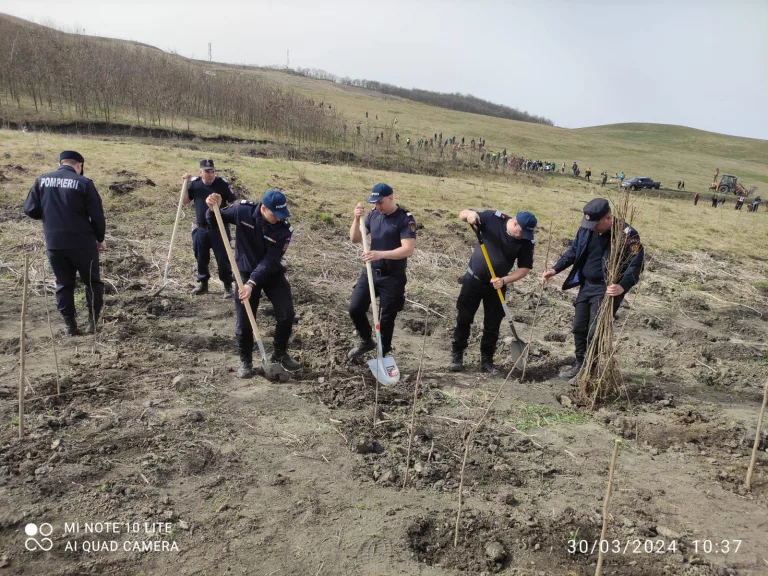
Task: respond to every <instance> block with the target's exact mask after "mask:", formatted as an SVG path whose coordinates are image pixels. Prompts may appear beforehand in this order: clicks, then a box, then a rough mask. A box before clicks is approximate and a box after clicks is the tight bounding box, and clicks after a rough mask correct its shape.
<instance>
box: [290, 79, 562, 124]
mask: <svg viewBox="0 0 768 576" xmlns="http://www.w3.org/2000/svg"><path fill="white" fill-rule="evenodd" d="M278 69H280V70H283V71H284V72H288V73H290V74H296V75H299V76H305V77H307V78H313V79H316V80H328V81H330V82H335V83H337V84H345V85H347V86H357V87H358V88H365V89H366V90H373V91H375V92H380V93H382V94H391V95H393V96H399V97H401V98H407V99H408V100H414V101H416V102H423V103H424V104H430V105H432V106H439V107H440V108H448V109H449V110H458V111H459V112H471V113H474V114H483V115H485V116H493V117H495V118H507V119H509V120H520V121H522V122H534V123H536V124H546V125H547V126H553V125H554V124H553V122H552V120H550V119H549V118H544V117H543V116H536V115H535V114H529V113H528V112H525V111H522V110H518V109H517V108H512V107H510V106H504V105H502V104H495V103H493V102H489V101H488V100H483V99H482V98H478V97H476V96H472V95H471V94H460V93H458V92H456V93H453V94H449V93H445V92H433V91H431V90H420V89H418V88H412V89H409V88H402V87H400V86H395V85H393V84H387V83H385V82H376V81H375V80H360V79H357V78H350V77H348V76H344V77H339V76H336V75H335V74H332V73H330V72H326V71H325V70H320V69H317V68H296V69H291V68H284V67H283V68H280V67H278Z"/></svg>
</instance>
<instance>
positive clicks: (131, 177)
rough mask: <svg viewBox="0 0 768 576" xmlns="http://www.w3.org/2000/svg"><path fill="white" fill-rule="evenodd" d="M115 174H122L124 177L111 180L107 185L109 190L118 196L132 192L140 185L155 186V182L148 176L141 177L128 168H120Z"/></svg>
mask: <svg viewBox="0 0 768 576" xmlns="http://www.w3.org/2000/svg"><path fill="white" fill-rule="evenodd" d="M117 175H118V176H122V177H123V178H124V179H123V180H116V181H115V182H112V184H110V185H109V190H110V192H114V193H115V194H117V195H118V196H122V195H123V194H128V193H130V192H133V191H134V190H136V189H137V188H141V187H142V186H151V187H153V188H154V187H155V183H154V182H153V181H152V180H150V179H149V178H141V177H140V176H138V174H136V173H134V172H130V171H128V170H120V171H119V172H118V173H117Z"/></svg>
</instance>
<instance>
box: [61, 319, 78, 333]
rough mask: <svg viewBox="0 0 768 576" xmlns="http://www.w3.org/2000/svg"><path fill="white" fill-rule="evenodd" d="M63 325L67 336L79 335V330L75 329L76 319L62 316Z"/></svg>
mask: <svg viewBox="0 0 768 576" xmlns="http://www.w3.org/2000/svg"><path fill="white" fill-rule="evenodd" d="M64 325H65V326H66V330H67V336H79V335H80V330H78V329H77V318H75V317H74V316H64Z"/></svg>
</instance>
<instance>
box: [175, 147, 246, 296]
mask: <svg viewBox="0 0 768 576" xmlns="http://www.w3.org/2000/svg"><path fill="white" fill-rule="evenodd" d="M184 178H185V179H187V180H189V179H190V178H191V176H190V175H189V174H184ZM214 193H216V194H218V195H219V196H221V198H223V199H224V201H225V202H226V203H227V204H232V203H233V202H234V201H235V198H236V196H235V194H234V193H233V192H232V189H231V188H230V187H229V183H228V182H227V181H226V180H225V179H224V178H222V177H221V176H216V168H215V167H214V165H213V160H200V177H199V178H192V181H191V182H190V183H189V187H188V188H187V197H186V198H184V204H189V203H190V202H192V201H194V202H195V223H194V224H193V225H192V249H193V250H194V253H195V259H196V260H197V281H198V285H197V286H196V287H195V289H194V290H192V294H194V295H196V296H199V295H200V294H206V293H207V292H208V279H209V278H210V277H211V273H210V270H209V269H208V264H209V263H210V261H211V250H213V255H214V256H215V258H216V266H217V267H218V269H219V280H221V282H222V284H224V291H225V292H226V293H227V296H230V295H231V294H232V269H231V266H230V265H229V260H228V259H227V252H226V250H225V249H224V243H223V241H222V239H221V234H219V231H218V230H216V229H215V228H213V229H211V228H210V227H209V225H208V223H207V222H206V221H205V212H206V210H207V209H208V208H207V207H206V205H205V199H206V198H208V196H210V195H211V194H214ZM229 238H230V235H229V226H227V239H229Z"/></svg>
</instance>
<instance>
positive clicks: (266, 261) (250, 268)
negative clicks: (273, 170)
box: [205, 200, 293, 286]
mask: <svg viewBox="0 0 768 576" xmlns="http://www.w3.org/2000/svg"><path fill="white" fill-rule="evenodd" d="M205 219H206V221H207V222H208V225H209V226H210V227H211V228H216V227H217V226H216V215H215V214H214V213H213V212H211V211H210V210H208V211H207V212H206V213H205ZM221 219H222V221H223V222H224V224H225V225H226V224H234V225H235V227H236V228H235V230H236V233H235V234H236V235H235V261H236V264H237V269H238V270H239V271H240V272H242V273H244V274H249V275H250V279H251V280H253V281H254V282H255V283H256V284H257V285H259V286H264V285H265V284H268V283H269V282H270V281H271V280H273V279H275V278H276V277H278V276H279V275H280V274H283V273H284V271H285V268H284V267H283V262H282V260H283V254H285V251H286V250H288V244H289V243H290V241H291V236H292V235H293V227H292V226H291V225H290V224H288V222H286V221H285V220H283V221H281V222H277V223H275V224H270V223H269V222H267V221H266V220H265V219H264V217H263V216H262V215H261V202H251V201H250V200H240V201H239V202H235V203H234V204H232V205H231V206H227V207H226V208H223V209H221Z"/></svg>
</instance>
